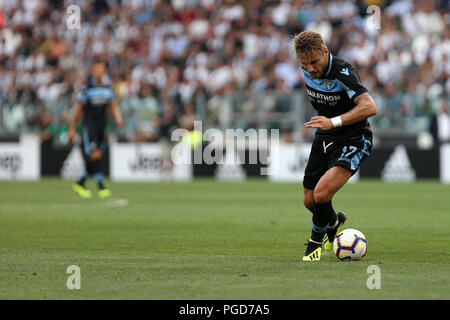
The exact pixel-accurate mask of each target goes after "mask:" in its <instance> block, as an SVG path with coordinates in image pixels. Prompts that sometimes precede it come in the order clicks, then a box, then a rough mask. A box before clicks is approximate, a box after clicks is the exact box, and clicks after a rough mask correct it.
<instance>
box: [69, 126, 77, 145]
mask: <svg viewBox="0 0 450 320" xmlns="http://www.w3.org/2000/svg"><path fill="white" fill-rule="evenodd" d="M76 134H77V131H76V130H75V129H74V128H70V129H69V143H72V142H73V140H74V139H75V135H76Z"/></svg>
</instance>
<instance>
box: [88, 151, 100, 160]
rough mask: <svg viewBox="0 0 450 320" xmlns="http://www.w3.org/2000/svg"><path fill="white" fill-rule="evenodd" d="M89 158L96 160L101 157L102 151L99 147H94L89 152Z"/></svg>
mask: <svg viewBox="0 0 450 320" xmlns="http://www.w3.org/2000/svg"><path fill="white" fill-rule="evenodd" d="M90 158H91V160H98V159H101V158H102V151H101V150H99V149H95V150H93V151H92V152H91V154H90Z"/></svg>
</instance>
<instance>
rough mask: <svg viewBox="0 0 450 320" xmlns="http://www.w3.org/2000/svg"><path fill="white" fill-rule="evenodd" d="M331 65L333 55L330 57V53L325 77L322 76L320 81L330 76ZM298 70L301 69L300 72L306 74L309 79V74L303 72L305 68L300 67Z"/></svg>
mask: <svg viewBox="0 0 450 320" xmlns="http://www.w3.org/2000/svg"><path fill="white" fill-rule="evenodd" d="M332 64H333V55H332V54H331V52H330V60H329V61H328V68H327V72H326V73H325V75H324V76H323V77H322V78H321V79H323V78H326V77H328V75H329V74H330V70H331V65H332ZM300 68H301V69H302V71H303V72H304V73H306V74H307V75H308V76H309V77H310V76H311V75H310V74H309V72H308V71H306V70H305V68H303V67H300Z"/></svg>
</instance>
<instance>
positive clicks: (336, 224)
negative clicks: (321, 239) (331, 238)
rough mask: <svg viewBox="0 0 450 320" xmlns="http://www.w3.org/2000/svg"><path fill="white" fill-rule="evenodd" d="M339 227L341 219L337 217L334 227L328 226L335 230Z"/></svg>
mask: <svg viewBox="0 0 450 320" xmlns="http://www.w3.org/2000/svg"><path fill="white" fill-rule="evenodd" d="M338 225H339V219H338V217H336V222H335V223H334V225H332V226H328V229H335V228H336V227H337V226H338Z"/></svg>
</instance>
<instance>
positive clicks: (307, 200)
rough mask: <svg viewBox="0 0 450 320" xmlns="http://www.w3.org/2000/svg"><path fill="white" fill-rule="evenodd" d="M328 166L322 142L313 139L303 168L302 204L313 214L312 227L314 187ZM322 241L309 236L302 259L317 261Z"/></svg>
mask: <svg viewBox="0 0 450 320" xmlns="http://www.w3.org/2000/svg"><path fill="white" fill-rule="evenodd" d="M327 168H328V160H327V157H326V156H325V153H324V148H323V147H322V142H321V141H318V140H314V142H313V145H312V147H311V152H310V155H309V159H308V164H307V165H306V168H305V176H304V178H303V204H304V205H305V207H306V208H307V209H308V210H309V211H311V213H312V214H313V228H314V215H315V207H314V189H315V187H316V185H317V183H318V182H319V180H320V178H321V177H322V176H323V175H324V174H325V172H326V170H327ZM321 250H322V243H321V242H320V243H319V242H318V241H314V240H312V239H311V238H310V239H309V241H308V242H307V247H306V251H305V254H304V256H303V261H319V260H320V256H321Z"/></svg>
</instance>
